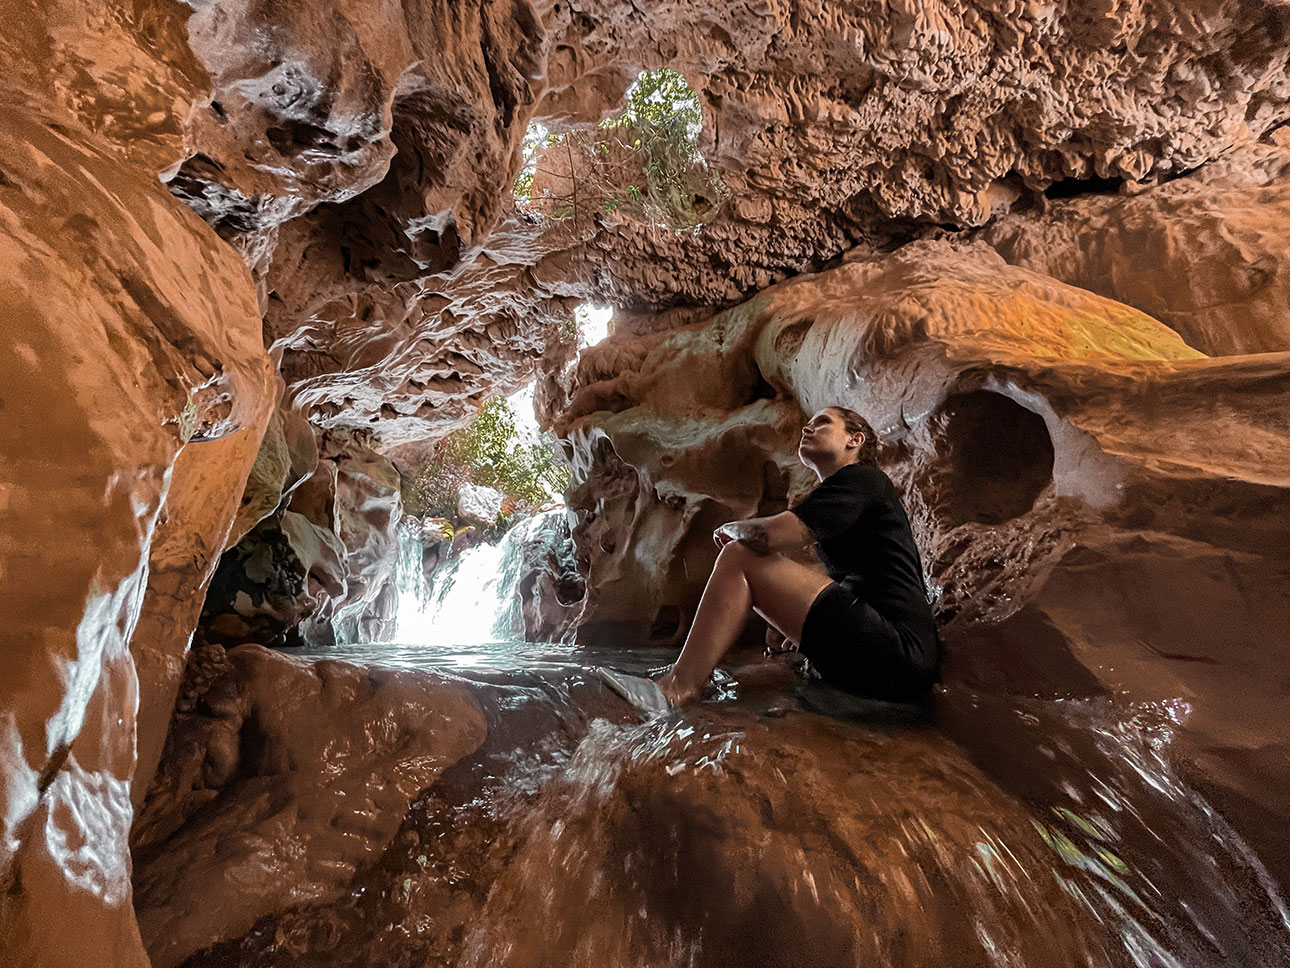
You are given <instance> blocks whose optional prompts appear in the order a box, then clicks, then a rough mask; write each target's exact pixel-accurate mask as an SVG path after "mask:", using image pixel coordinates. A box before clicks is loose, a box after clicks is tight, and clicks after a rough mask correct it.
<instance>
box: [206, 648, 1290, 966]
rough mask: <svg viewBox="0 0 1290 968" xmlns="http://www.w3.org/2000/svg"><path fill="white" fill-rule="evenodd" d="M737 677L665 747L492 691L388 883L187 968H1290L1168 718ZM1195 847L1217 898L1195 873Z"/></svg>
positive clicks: (1142, 711) (550, 694)
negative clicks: (1255, 964) (1265, 959)
mask: <svg viewBox="0 0 1290 968" xmlns="http://www.w3.org/2000/svg"><path fill="white" fill-rule="evenodd" d="M735 672H736V676H737V677H738V678H739V679H740V680H741V682H742V683H743V684H742V685H740V686H738V687H737V691H738V692H740V693H741V698H739V699H738V700H736V701H733V702H731V701H726V702H717V703H709V704H707V705H705V706H703V707H696V708H693V709H690V710H687V711H686V712H685V713H680V714H672V715H670V716H667V717H663V718H661V719H656V720H653V721H651V722H648V723H645V724H641V723H639V722H638V721H636V720H635V718H634V717H633V716H631V715H630V714H629V711H628V710H627V709H626V708H625V707H624V706H622V705H621V704H620V703H619V702H618V701H617V700H616V699H614V698H613V697H612V696H610V695H609V694H608V693H607V692H606V691H605V690H603V689H602V688H600V687H599V686H598V685H596V684H593V683H592V682H590V681H589V680H588V679H587V678H586V677H585V675H583V674H581V673H577V672H574V671H572V670H565V671H563V672H561V671H557V670H552V671H550V672H547V673H544V674H540V675H534V674H532V673H519V674H510V675H499V674H488V673H478V672H477V673H474V674H473V675H472V678H473V680H474V681H473V683H471V685H470V688H471V690H472V692H473V693H474V695H475V696H476V697H477V698H478V700H479V702H480V705H481V708H482V709H483V712H484V716H485V719H486V721H487V723H488V735H487V737H486V738H485V740H484V742H483V744H482V745H481V746H480V747H479V748H478V749H477V750H476V751H475V752H474V753H473V754H471V755H468V756H466V757H465V758H463V759H461V760H460V761H459V762H457V763H456V764H455V765H453V766H452V767H450V768H448V769H447V770H445V771H444V772H443V774H442V775H441V776H440V777H439V778H438V779H437V780H436V781H435V783H434V785H433V786H431V787H430V788H429V789H428V790H426V791H425V792H424V793H423V794H422V795H421V796H420V797H418V798H417V799H416V800H415V801H413V803H412V804H411V806H410V808H409V810H408V812H407V814H406V816H405V817H404V819H403V822H402V825H401V827H400V829H399V831H398V833H397V835H396V836H395V837H394V838H393V839H392V840H391V841H390V843H389V847H388V849H386V851H385V852H384V854H383V855H382V856H381V857H380V859H379V860H378V861H376V862H375V863H373V864H372V865H371V866H370V867H368V868H367V869H365V870H364V871H362V872H361V873H360V874H359V875H358V876H357V877H356V878H355V879H354V881H353V882H352V883H351V885H350V887H349V889H348V891H347V892H346V893H345V894H344V895H343V896H341V897H339V898H337V899H336V900H334V901H329V902H326V903H322V904H302V905H298V906H295V907H293V908H292V909H290V910H287V911H284V912H282V913H280V914H276V915H273V916H271V917H266V918H264V919H262V920H261V921H260V922H259V923H258V924H257V925H256V926H255V927H254V928H253V929H252V930H251V931H249V932H248V933H246V934H245V935H244V936H242V937H241V938H238V939H236V940H232V941H229V942H226V943H224V944H221V945H217V946H215V947H213V948H211V949H209V950H207V951H204V952H201V953H199V954H196V955H194V956H193V957H192V958H190V959H189V960H188V961H187V962H186V963H185V964H186V965H187V966H188V968H199V966H201V968H213V966H225V965H249V966H295V965H303V964H316V965H323V966H326V965H343V964H354V963H380V964H389V965H396V966H401V965H409V966H411V965H423V964H465V965H475V964H506V965H527V964H542V965H545V964H551V963H552V960H553V959H555V960H559V961H560V962H561V963H567V964H572V965H579V966H591V965H597V964H623V965H647V964H659V963H676V962H678V961H680V962H682V963H688V964H696V965H728V964H730V963H732V961H736V960H743V959H745V958H754V959H755V960H757V962H758V963H759V964H770V965H780V964H783V965H790V964H793V965H797V964H808V965H836V964H844V963H845V964H851V963H861V962H862V963H866V964H877V965H891V966H896V965H928V966H930V965H940V964H946V963H954V964H962V965H983V966H984V965H993V964H998V963H999V960H1000V957H1001V955H1002V956H1005V957H1007V958H1012V959H1015V960H1017V961H1019V963H1022V964H1032V963H1043V964H1054V965H1068V964H1069V965H1081V964H1087V963H1089V962H1093V963H1097V964H1107V965H1116V966H1118V965H1134V964H1139V963H1141V962H1140V961H1139V959H1140V958H1144V957H1146V958H1158V959H1162V960H1166V961H1167V960H1168V959H1169V958H1171V957H1176V958H1179V959H1180V960H1182V963H1193V962H1194V963H1209V961H1210V960H1212V959H1217V963H1223V962H1224V960H1225V959H1231V960H1233V961H1234V962H1239V961H1240V960H1241V959H1242V958H1243V957H1256V958H1257V957H1261V956H1262V955H1265V954H1269V953H1271V954H1273V955H1276V954H1277V953H1278V952H1281V951H1285V950H1287V944H1288V943H1290V939H1287V937H1286V935H1285V928H1284V925H1283V924H1282V923H1281V921H1280V918H1281V916H1282V914H1281V912H1282V911H1283V910H1284V909H1283V908H1282V907H1280V905H1279V902H1278V901H1277V900H1276V899H1275V897H1273V896H1271V895H1270V894H1269V893H1268V889H1267V884H1266V881H1265V880H1264V875H1263V872H1262V870H1261V868H1260V867H1259V866H1258V864H1257V862H1255V861H1252V859H1251V856H1250V854H1249V853H1248V852H1247V851H1246V850H1245V849H1244V848H1243V846H1242V845H1241V844H1240V842H1239V840H1238V839H1237V838H1235V837H1234V836H1233V834H1232V832H1231V830H1230V828H1228V827H1227V826H1226V825H1225V824H1224V823H1223V822H1222V821H1221V820H1220V819H1218V818H1217V817H1215V816H1214V815H1213V814H1212V812H1208V811H1207V810H1206V808H1205V805H1204V804H1203V802H1202V801H1198V800H1195V799H1194V794H1191V793H1190V792H1189V791H1188V790H1187V788H1186V787H1185V786H1184V785H1183V784H1182V783H1181V782H1180V781H1179V780H1178V778H1177V776H1176V775H1175V774H1174V772H1173V770H1172V768H1171V766H1170V764H1169V756H1168V749H1169V746H1170V743H1171V741H1172V739H1173V736H1174V730H1175V728H1176V725H1177V724H1176V720H1175V715H1174V714H1175V711H1174V710H1172V709H1171V708H1170V707H1168V706H1151V705H1149V704H1148V705H1138V706H1132V705H1121V704H1117V703H1111V702H1105V701H1094V702H1079V703H1067V704H1062V703H1055V702H1051V701H1042V700H1015V699H1007V698H1003V697H998V696H994V697H992V696H989V695H982V694H974V693H967V692H962V691H955V690H950V691H947V692H944V693H941V694H939V695H938V696H937V697H936V699H935V701H934V703H933V704H932V706H931V707H930V708H929V709H925V710H921V711H919V710H912V711H911V710H908V709H905V710H901V709H899V708H896V707H891V706H886V705H884V704H868V705H866V704H864V703H856V702H855V701H854V700H851V699H848V698H846V697H843V696H841V695H840V694H837V693H834V692H832V691H830V690H828V689H827V688H825V687H822V686H819V685H815V684H810V683H801V682H799V681H798V680H796V679H795V678H794V677H793V676H792V675H791V674H788V673H787V672H786V671H785V670H783V669H772V668H768V667H766V666H765V665H763V664H756V665H745V666H739V667H736V669H735ZM768 673H769V675H768ZM1162 844H1163V845H1164V846H1162ZM1193 847H1201V849H1204V850H1206V851H1210V852H1213V856H1215V858H1216V862H1217V864H1218V871H1219V873H1217V874H1215V873H1212V872H1207V873H1199V874H1198V873H1197V872H1196V871H1195V868H1194V866H1193V865H1192V857H1191V854H1190V850H1191V849H1192V848H1193ZM1166 884H1167V885H1168V888H1167V889H1163V890H1162V886H1163V885H1166ZM589 906H591V907H594V915H593V916H588V907H589ZM1036 926H1038V927H1039V929H1038V930H1036V929H1035V928H1036Z"/></svg>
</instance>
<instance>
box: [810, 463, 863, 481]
mask: <svg viewBox="0 0 1290 968" xmlns="http://www.w3.org/2000/svg"><path fill="white" fill-rule="evenodd" d="M858 463H860V462H859V461H858V460H842V461H827V462H826V461H818V462H817V463H816V465H815V473H816V474H817V475H818V476H819V478H820V480H824V479H825V478H826V477H832V476H833V475H834V474H836V473H837V472H838V471H840V470H842V468H844V467H850V466H851V465H852V464H858Z"/></svg>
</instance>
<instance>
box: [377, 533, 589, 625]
mask: <svg viewBox="0 0 1290 968" xmlns="http://www.w3.org/2000/svg"><path fill="white" fill-rule="evenodd" d="M563 514H564V508H555V509H553V510H550V511H543V512H541V513H539V514H535V515H533V516H532V517H529V518H525V519H524V520H523V521H521V522H519V523H518V524H516V525H515V526H514V527H512V528H511V529H510V530H509V531H507V532H506V534H505V535H503V537H502V539H501V540H500V541H497V542H494V543H491V544H489V543H484V544H478V545H475V546H474V547H472V548H467V549H466V550H465V551H463V552H461V553H460V554H459V555H456V556H455V557H453V558H451V559H450V560H449V561H447V562H446V563H444V564H443V565H440V566H439V568H438V569H436V571H435V572H434V575H433V576H432V579H431V582H430V587H429V588H426V587H425V580H424V577H423V574H422V569H421V541H420V539H418V538H416V537H415V536H410V535H404V536H402V537H401V538H400V548H399V622H398V640H399V641H400V642H404V643H408V644H415V645H432V646H458V645H482V644H484V643H488V642H498V641H507V640H515V639H517V638H521V637H522V634H523V618H522V616H521V612H520V608H521V603H520V596H519V587H518V585H519V579H520V575H521V572H522V570H523V566H524V554H525V549H526V548H527V547H529V546H530V545H531V544H532V543H534V542H535V541H536V540H538V538H539V537H540V536H541V534H542V533H543V532H544V531H547V530H549V529H551V528H552V527H554V526H555V523H556V521H557V520H558V519H559V517H561V516H563Z"/></svg>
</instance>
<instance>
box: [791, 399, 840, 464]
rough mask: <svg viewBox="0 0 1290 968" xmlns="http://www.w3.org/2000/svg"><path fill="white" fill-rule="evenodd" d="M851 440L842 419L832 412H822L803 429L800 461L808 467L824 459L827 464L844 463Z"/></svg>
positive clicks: (798, 450) (798, 447)
mask: <svg viewBox="0 0 1290 968" xmlns="http://www.w3.org/2000/svg"><path fill="white" fill-rule="evenodd" d="M851 439H852V436H851V435H850V434H848V433H847V427H846V424H844V423H843V422H842V418H841V417H839V416H838V415H837V414H836V413H834V412H833V411H832V410H821V411H820V412H819V413H817V414H816V415H815V416H813V417H812V418H811V419H810V420H808V421H807V422H806V426H805V427H803V428H802V436H801V439H800V440H799V441H798V444H797V456H798V459H799V460H800V461H801V462H802V463H803V464H805V465H807V466H808V467H814V466H816V465H817V464H819V463H820V461H821V459H822V458H823V460H824V462H825V463H840V462H843V461H845V460H846V459H847V444H848V443H849V442H850V441H851Z"/></svg>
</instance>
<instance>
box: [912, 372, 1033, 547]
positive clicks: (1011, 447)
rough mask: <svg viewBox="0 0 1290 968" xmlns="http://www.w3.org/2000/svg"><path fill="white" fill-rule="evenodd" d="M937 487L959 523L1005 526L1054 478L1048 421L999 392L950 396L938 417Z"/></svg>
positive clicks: (950, 514) (942, 502) (947, 510)
mask: <svg viewBox="0 0 1290 968" xmlns="http://www.w3.org/2000/svg"><path fill="white" fill-rule="evenodd" d="M936 419H937V421H938V423H939V429H938V437H939V438H940V439H941V440H942V441H943V443H942V444H941V446H940V448H939V451H940V459H939V461H938V463H939V465H940V466H939V467H938V469H937V472H936V473H935V474H934V481H935V483H934V486H935V489H936V491H937V492H938V495H937V496H938V498H939V504H940V506H941V507H942V508H943V509H944V512H945V514H946V515H947V516H948V517H950V518H951V519H952V520H953V521H954V523H956V524H965V523H968V522H975V523H977V524H1002V523H1003V522H1005V521H1008V520H1011V519H1012V518H1015V517H1019V516H1020V515H1022V514H1025V513H1026V512H1027V511H1029V510H1030V509H1031V508H1032V507H1034V504H1035V501H1036V500H1037V499H1038V497H1039V495H1040V494H1041V493H1042V492H1043V490H1044V488H1045V487H1047V486H1048V484H1049V483H1050V482H1051V481H1052V479H1053V443H1052V440H1051V438H1050V437H1049V436H1048V428H1047V427H1046V426H1045V424H1044V418H1043V417H1041V416H1039V414H1037V413H1035V412H1034V411H1032V410H1027V409H1026V408H1025V407H1023V406H1021V405H1020V404H1018V403H1015V402H1013V401H1012V400H1010V399H1009V398H1007V397H1005V396H1002V395H1000V394H998V393H990V392H989V391H986V390H978V391H975V392H973V393H967V394H963V395H962V396H957V397H951V398H950V399H949V400H947V401H946V403H945V406H944V408H943V409H942V410H941V412H940V414H939V415H938V416H937V418H936Z"/></svg>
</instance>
